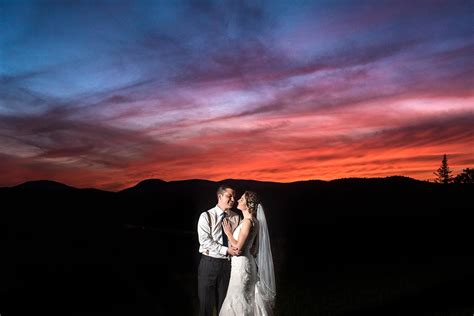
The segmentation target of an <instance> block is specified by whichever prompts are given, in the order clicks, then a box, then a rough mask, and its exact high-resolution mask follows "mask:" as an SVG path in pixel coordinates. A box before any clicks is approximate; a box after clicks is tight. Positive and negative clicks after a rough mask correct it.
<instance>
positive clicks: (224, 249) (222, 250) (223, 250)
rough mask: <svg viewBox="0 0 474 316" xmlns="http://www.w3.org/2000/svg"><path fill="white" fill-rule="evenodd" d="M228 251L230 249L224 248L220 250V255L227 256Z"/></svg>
mask: <svg viewBox="0 0 474 316" xmlns="http://www.w3.org/2000/svg"><path fill="white" fill-rule="evenodd" d="M227 249H228V247H226V246H222V247H221V249H220V250H219V252H220V254H221V255H224V256H226V255H227Z"/></svg>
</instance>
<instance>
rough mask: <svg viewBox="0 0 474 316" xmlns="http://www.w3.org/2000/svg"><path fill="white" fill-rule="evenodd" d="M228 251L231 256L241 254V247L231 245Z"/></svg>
mask: <svg viewBox="0 0 474 316" xmlns="http://www.w3.org/2000/svg"><path fill="white" fill-rule="evenodd" d="M227 253H228V254H229V255H231V256H240V254H241V251H240V250H239V248H236V247H234V246H230V247H229V248H227Z"/></svg>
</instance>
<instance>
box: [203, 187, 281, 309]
mask: <svg viewBox="0 0 474 316" xmlns="http://www.w3.org/2000/svg"><path fill="white" fill-rule="evenodd" d="M234 203H235V191H234V189H232V188H231V187H229V186H220V187H219V188H218V190H217V205H216V206H215V207H213V208H211V209H210V210H208V211H206V212H203V213H202V214H201V216H200V217H199V221H198V237H199V244H200V247H199V252H200V253H201V254H202V255H201V261H200V263H199V268H198V296H199V304H200V307H199V315H200V316H212V315H213V310H214V308H217V312H218V313H219V315H220V316H228V315H239V316H254V315H255V316H257V315H258V316H268V315H273V312H272V307H273V304H274V300H275V295H276V289H275V274H274V270H273V259H272V252H271V248H270V237H269V234H268V228H267V221H266V218H265V214H264V211H263V207H262V205H261V204H260V200H259V198H258V196H257V194H256V193H254V192H251V191H246V192H245V193H244V194H243V195H242V196H241V197H240V199H239V200H238V204H237V208H238V209H239V210H241V211H242V214H243V218H242V219H241V217H240V216H239V215H238V214H237V213H235V212H234V211H232V207H233V206H234Z"/></svg>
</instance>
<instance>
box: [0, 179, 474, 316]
mask: <svg viewBox="0 0 474 316" xmlns="http://www.w3.org/2000/svg"><path fill="white" fill-rule="evenodd" d="M228 182H230V183H232V184H233V185H235V186H236V187H237V189H239V191H240V192H242V191H243V190H244V189H252V190H255V191H257V192H258V193H260V195H261V196H262V199H263V201H264V205H265V208H266V210H267V217H268V221H269V226H270V233H271V235H272V242H273V244H272V248H273V252H274V259H275V268H276V272H277V274H276V278H277V287H278V288H277V290H278V297H277V306H276V310H275V313H276V315H472V314H473V313H474V299H473V298H474V268H473V267H474V253H473V247H472V244H471V242H470V241H471V240H472V233H473V229H472V224H473V219H474V216H473V215H472V213H471V212H473V210H472V206H471V204H472V196H474V188H473V187H472V186H457V187H442V186H436V185H433V184H427V183H422V182H418V181H414V180H411V179H406V178H389V179H372V180H369V179H365V180H364V179H356V180H340V181H333V182H318V181H315V182H301V183H294V184H272V183H262V182H248V181H228ZM217 186H218V184H217V183H214V182H209V181H183V182H172V183H165V182H161V181H153V180H151V181H145V182H143V183H141V184H140V185H138V186H137V187H135V188H132V189H129V190H126V191H122V192H120V193H110V192H101V191H97V190H77V189H74V188H68V187H64V186H62V185H60V184H55V183H33V184H27V185H25V186H22V187H16V188H9V189H7V188H3V189H0V198H1V199H2V201H3V202H4V203H2V204H3V207H2V209H1V218H0V225H1V227H0V228H1V230H0V233H1V237H2V238H1V244H2V247H1V250H2V252H1V266H0V267H1V270H0V313H1V315H2V316H8V315H33V314H47V315H52V314H55V315H59V314H60V315H196V309H197V304H198V302H197V291H196V286H197V284H196V270H197V265H198V262H199V255H198V253H197V248H198V243H197V236H196V233H195V225H196V222H197V217H198V216H199V214H200V212H202V211H204V210H206V209H208V208H210V207H212V206H213V205H214V204H215V197H214V191H215V189H216V188H217Z"/></svg>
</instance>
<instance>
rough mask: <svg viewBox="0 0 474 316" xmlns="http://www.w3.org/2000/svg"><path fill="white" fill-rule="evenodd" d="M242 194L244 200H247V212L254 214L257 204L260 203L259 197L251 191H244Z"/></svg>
mask: <svg viewBox="0 0 474 316" xmlns="http://www.w3.org/2000/svg"><path fill="white" fill-rule="evenodd" d="M244 196H245V200H246V201H247V207H248V209H249V213H250V214H252V215H256V214H257V208H258V204H259V203H260V199H259V198H258V196H257V193H255V192H252V191H245V193H244Z"/></svg>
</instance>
